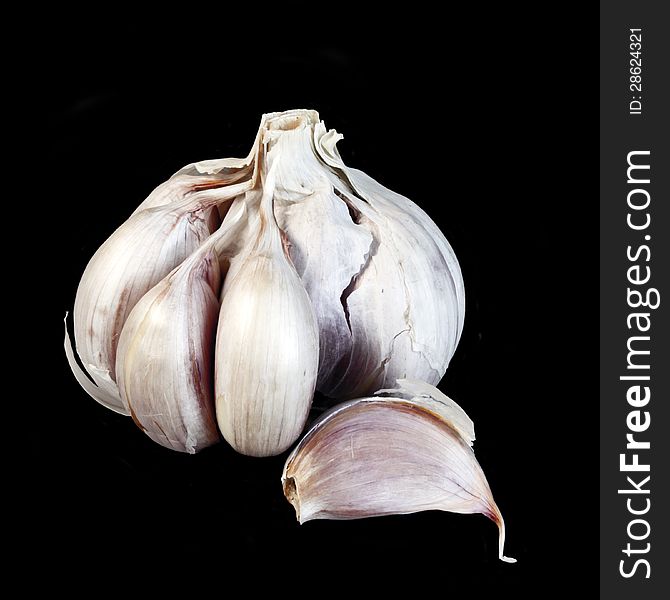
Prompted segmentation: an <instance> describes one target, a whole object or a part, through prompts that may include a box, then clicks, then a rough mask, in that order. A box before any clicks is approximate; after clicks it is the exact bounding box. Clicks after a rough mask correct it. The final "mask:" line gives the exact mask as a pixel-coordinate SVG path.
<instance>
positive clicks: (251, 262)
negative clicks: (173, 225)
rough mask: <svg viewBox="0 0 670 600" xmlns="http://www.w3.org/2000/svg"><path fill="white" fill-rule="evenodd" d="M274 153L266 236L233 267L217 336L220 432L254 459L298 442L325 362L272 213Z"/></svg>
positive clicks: (263, 222) (263, 225) (263, 210)
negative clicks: (320, 359) (322, 360)
mask: <svg viewBox="0 0 670 600" xmlns="http://www.w3.org/2000/svg"><path fill="white" fill-rule="evenodd" d="M270 145H271V144H270V142H266V152H267V148H268V147H269V146H270ZM275 156H276V155H274V154H273V153H272V152H270V153H269V155H268V156H267V157H266V159H265V160H267V161H268V163H270V164H269V165H268V166H269V169H268V168H267V167H266V168H265V169H264V172H263V174H264V177H265V181H264V182H263V191H262V197H261V200H260V207H259V210H260V213H259V214H260V231H259V233H258V235H257V237H256V239H255V240H254V242H253V244H252V245H251V248H250V250H248V251H247V252H245V253H243V255H242V256H243V258H242V264H238V265H237V266H234V265H231V271H229V273H228V276H227V281H226V286H225V287H224V294H223V300H222V303H221V313H220V317H219V323H218V329H217V336H216V359H215V393H216V414H217V421H218V424H219V428H220V430H221V433H222V434H223V437H224V438H225V439H226V441H228V443H230V444H231V446H233V448H235V450H237V451H238V452H241V453H243V454H247V455H251V456H270V455H275V454H279V453H281V452H283V451H284V450H286V449H287V448H288V447H289V446H290V445H291V444H292V443H293V442H294V441H295V440H296V439H297V438H298V436H299V435H300V433H301V431H302V429H303V427H304V425H305V422H306V420H307V415H308V412H309V408H310V405H311V401H312V396H313V394H314V387H315V384H316V374H317V369H318V359H319V345H318V331H317V326H316V320H315V316H314V311H313V308H312V305H311V304H310V301H309V297H308V296H307V293H306V291H305V288H304V287H303V285H302V283H301V281H300V278H299V277H298V275H297V273H296V272H295V269H294V267H293V265H292V264H291V263H290V261H289V259H288V257H287V256H286V254H285V250H284V247H283V245H282V237H281V233H280V230H279V228H278V227H277V224H276V222H275V219H274V216H273V213H272V204H273V195H274V190H275V182H276V172H277V171H276V164H277V163H276V162H275V161H274V160H273V159H274V157H275ZM271 165H275V166H271ZM238 262H239V259H238Z"/></svg>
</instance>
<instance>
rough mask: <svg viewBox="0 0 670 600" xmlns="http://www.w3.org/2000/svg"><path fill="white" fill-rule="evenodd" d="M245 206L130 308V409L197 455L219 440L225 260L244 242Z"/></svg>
mask: <svg viewBox="0 0 670 600" xmlns="http://www.w3.org/2000/svg"><path fill="white" fill-rule="evenodd" d="M245 217H246V215H245V205H244V202H243V201H242V200H241V199H238V200H236V201H235V202H234V203H233V205H232V206H231V208H230V211H229V213H228V215H227V217H226V220H225V221H224V223H223V224H222V226H221V228H220V229H219V230H218V231H216V232H215V233H214V234H212V236H211V237H210V238H209V239H208V240H207V241H206V242H205V243H204V244H203V245H202V246H201V247H200V248H198V249H197V250H196V251H195V252H194V253H193V254H192V255H191V256H189V257H188V258H187V259H186V260H185V261H184V262H183V263H182V264H181V265H180V266H179V267H177V268H176V269H175V270H174V271H172V273H170V274H169V275H168V276H167V277H165V278H164V279H163V280H161V281H160V282H159V283H158V284H157V285H156V286H154V287H153V288H152V289H151V290H150V291H149V292H147V293H146V294H145V295H144V296H143V297H142V299H141V300H140V301H139V302H138V303H137V304H136V306H135V307H134V308H133V310H132V311H131V313H130V315H129V317H128V319H127V321H126V323H125V325H124V326H123V330H122V332H121V337H120V339H119V345H118V350H117V357H116V375H117V380H118V383H119V390H120V393H121V398H122V400H123V403H124V406H125V407H126V409H127V410H128V412H129V413H130V414H131V415H132V417H133V420H134V421H135V422H136V423H137V425H138V426H139V427H140V428H141V429H142V430H143V431H144V432H145V433H146V434H147V435H148V436H149V437H150V438H151V439H153V440H154V441H156V442H158V443H159V444H161V445H163V446H165V447H168V448H172V449H174V450H178V451H180V452H188V453H191V454H193V453H195V452H198V451H199V450H201V449H203V448H205V447H207V446H210V445H212V444H214V443H216V442H218V441H219V439H220V438H219V432H218V430H217V426H216V415H215V411H214V395H213V382H214V379H213V363H214V335H215V332H216V322H217V319H218V316H219V300H218V294H219V290H220V287H221V265H220V263H219V258H220V257H223V256H224V255H225V254H226V253H227V252H231V251H232V249H233V248H234V247H235V244H236V243H238V242H239V240H238V236H239V234H240V231H241V230H242V228H243V224H244V219H245Z"/></svg>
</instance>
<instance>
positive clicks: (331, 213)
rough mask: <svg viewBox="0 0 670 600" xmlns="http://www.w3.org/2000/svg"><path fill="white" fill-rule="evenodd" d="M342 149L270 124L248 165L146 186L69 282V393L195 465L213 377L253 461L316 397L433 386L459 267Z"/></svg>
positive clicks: (285, 436) (207, 169)
mask: <svg viewBox="0 0 670 600" xmlns="http://www.w3.org/2000/svg"><path fill="white" fill-rule="evenodd" d="M340 137H341V136H339V135H338V134H337V133H336V132H335V131H332V130H331V131H327V130H326V128H325V125H324V124H323V123H322V122H321V121H320V120H319V116H318V114H317V113H316V112H315V111H310V110H291V111H286V112H283V113H270V114H267V115H264V116H263V118H262V120H261V125H260V127H259V130H258V134H257V135H256V139H255V141H254V143H253V145H252V147H251V151H250V153H249V155H248V156H247V157H246V158H244V159H234V158H228V159H218V160H210V161H201V162H199V163H193V164H190V165H187V166H186V167H184V168H183V169H181V170H180V171H178V172H177V173H175V174H174V175H173V176H172V177H171V178H170V179H169V180H168V181H167V182H165V183H164V184H162V185H160V186H158V187H157V188H156V189H155V190H154V191H153V192H152V193H151V194H150V195H149V197H148V198H147V199H146V200H145V201H144V202H143V203H142V204H141V205H140V206H139V207H138V208H137V210H136V211H135V212H134V213H133V214H132V215H131V217H130V218H129V219H128V220H127V221H126V222H125V223H124V224H123V225H122V226H121V227H119V229H117V230H116V232H114V234H112V236H111V237H110V238H109V239H108V240H107V241H106V242H105V243H104V244H103V245H102V246H101V247H100V249H99V250H98V251H97V252H96V253H95V255H94V256H93V258H92V259H91V261H90V262H89V264H88V266H87V267H86V270H85V272H84V274H83V276H82V279H81V282H80V284H79V288H78V290H77V297H76V300H75V308H74V332H75V341H76V345H77V351H78V353H79V356H80V358H81V361H82V363H83V365H84V369H85V370H82V369H81V368H80V366H79V365H78V364H77V362H76V359H75V353H74V351H73V349H72V346H71V343H70V339H69V337H68V335H67V331H66V340H65V346H66V355H67V358H68V361H69V363H70V366H71V368H72V370H73V372H74V373H75V377H76V378H77V380H78V381H79V383H80V384H81V385H82V387H84V389H85V390H86V391H87V392H88V393H89V394H90V395H92V396H93V397H94V398H95V399H96V400H98V401H99V402H101V403H102V404H104V405H105V406H108V407H109V408H111V409H112V410H115V411H117V412H120V413H123V414H128V413H132V414H133V416H134V418H135V420H136V422H137V423H138V424H139V425H140V426H141V427H142V428H143V429H144V430H145V431H146V433H147V434H149V435H150V436H151V437H152V438H153V439H155V440H156V441H158V442H159V443H161V444H164V445H166V446H168V447H172V448H175V449H177V450H181V451H187V452H195V451H197V450H198V449H200V448H202V447H204V446H206V445H208V444H210V443H212V442H214V441H215V440H216V439H217V437H218V434H217V433H216V431H215V429H214V424H213V419H212V415H213V414H214V408H213V406H212V399H211V389H210V388H211V381H210V377H209V374H210V373H211V372H212V370H213V372H214V404H215V414H216V421H217V423H218V426H219V428H220V430H221V432H222V434H223V436H224V438H225V439H226V440H227V441H228V442H229V443H231V444H232V445H233V447H235V448H236V449H237V450H239V451H240V452H243V453H246V454H251V455H256V456H261V455H268V454H277V453H279V452H282V451H284V450H285V449H287V448H288V447H289V446H290V445H291V444H292V443H293V442H294V441H295V440H296V439H297V437H298V436H299V434H300V432H301V430H302V428H303V427H304V424H305V419H306V417H307V413H308V410H309V406H310V403H311V398H312V395H313V392H314V389H315V387H316V389H318V390H320V391H321V392H323V393H324V394H326V395H328V396H330V397H333V398H348V397H355V396H362V395H365V394H369V393H372V392H373V391H374V390H376V389H379V388H380V387H388V386H389V385H392V384H393V382H395V380H396V379H397V378H402V377H412V378H418V379H421V380H424V381H427V382H428V383H437V382H438V381H439V379H440V378H441V377H442V375H443V374H444V372H445V370H446V368H447V366H448V364H449V361H450V359H451V357H452V355H453V353H454V351H455V349H456V345H457V343H458V340H459V337H460V334H461V330H462V327H463V316H464V294H463V281H462V278H461V272H460V268H459V266H458V262H457V261H456V258H455V256H454V254H453V251H452V249H451V247H450V246H449V244H448V242H447V241H446V239H444V236H443V235H442V234H441V232H440V231H439V229H438V228H437V227H436V226H435V224H434V223H433V222H432V221H431V220H430V218H429V217H428V216H427V215H426V214H425V213H424V212H423V211H422V210H421V209H419V208H418V207H417V206H416V205H414V204H413V203H412V202H410V201H409V200H408V199H407V198H404V197H403V196H400V195H398V194H395V193H393V192H391V191H390V190H387V189H386V188H384V187H383V186H381V185H379V184H378V183H376V182H375V181H374V180H372V179H370V178H369V177H367V176H366V175H365V174H363V173H361V172H360V171H356V170H355V169H350V168H349V167H347V166H345V165H344V163H343V162H342V159H341V157H340V156H339V154H338V152H337V149H336V147H335V145H336V143H337V141H338V140H339V139H340ZM231 203H232V204H233V205H234V206H235V210H234V211H233V213H226V211H227V210H228V207H229V206H230V204H231ZM230 210H232V209H230ZM221 219H223V226H222V228H221V229H219V230H218V231H217V230H216V228H217V226H218V224H219V223H220V221H221ZM210 236H211V237H210ZM222 240H225V243H224V242H223V241H222ZM222 259H223V260H222ZM221 284H222V285H221ZM219 295H220V298H221V300H220V307H219V298H218V297H219ZM217 308H219V311H218V312H219V315H218V317H217V315H216V313H217ZM134 309H137V310H134ZM131 315H132V318H130V316H131ZM217 319H218V320H217ZM215 328H216V334H214V330H215ZM177 338H179V339H177ZM120 340H122V341H123V343H122V345H120ZM89 376H90V377H91V378H92V379H93V381H91V380H90V379H89ZM119 385H120V386H121V388H122V389H121V390H120V389H119Z"/></svg>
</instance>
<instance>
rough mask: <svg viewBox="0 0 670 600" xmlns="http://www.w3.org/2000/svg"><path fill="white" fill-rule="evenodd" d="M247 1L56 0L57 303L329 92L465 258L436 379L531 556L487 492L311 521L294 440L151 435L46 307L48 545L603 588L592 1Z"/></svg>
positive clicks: (292, 578)
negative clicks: (127, 223) (460, 415)
mask: <svg viewBox="0 0 670 600" xmlns="http://www.w3.org/2000/svg"><path fill="white" fill-rule="evenodd" d="M561 6H565V5H561ZM251 8H252V10H250V11H248V12H245V14H244V15H242V14H241V12H240V13H238V12H236V11H232V10H231V9H230V8H229V7H223V8H221V10H219V11H214V12H210V11H208V10H204V9H201V8H199V7H198V6H195V5H194V6H193V8H192V10H186V9H183V12H182V14H175V15H174V16H172V17H170V18H165V17H164V16H163V17H162V18H161V19H157V18H156V17H155V16H154V17H151V18H149V17H140V16H137V15H134V14H126V15H109V14H106V15H102V14H100V15H93V14H88V15H81V14H79V15H72V16H63V15H61V18H60V19H59V20H58V24H57V26H54V28H53V31H52V36H53V42H52V44H51V45H49V51H48V52H46V53H45V54H44V55H43V57H42V59H41V60H44V61H46V63H45V64H46V68H44V64H41V65H40V70H41V73H43V79H42V81H43V82H44V94H43V96H44V99H45V100H46V104H47V108H46V112H45V114H46V116H47V118H48V121H49V123H48V128H47V132H48V140H47V147H48V157H49V160H48V167H49V170H52V171H53V172H52V177H54V181H55V182H56V186H55V188H56V192H55V193H56V196H57V197H58V198H61V199H63V201H64V202H65V203H66V205H67V210H65V211H55V212H54V213H53V214H50V215H49V216H48V218H49V221H50V222H51V223H53V225H54V227H55V231H58V235H57V251H58V253H59V256H57V257H55V258H54V259H53V261H54V265H53V266H54V268H57V269H58V273H59V276H58V278H57V281H58V284H59V287H60V289H58V290H57V293H58V301H57V302H54V303H53V304H54V309H53V314H52V315H50V316H52V317H53V322H54V323H59V322H60V321H59V320H60V319H62V315H63V313H64V312H65V310H68V309H71V307H72V305H73V303H74V296H75V291H76V285H77V283H78V280H79V277H80V276H81V273H82V271H83V269H84V267H85V265H86V263H87V261H88V259H89V258H90V257H91V255H92V254H93V253H94V251H95V250H96V248H97V247H98V246H99V245H100V244H101V243H102V242H103V241H104V240H105V239H106V237H107V236H108V235H109V234H111V233H112V231H113V230H114V229H115V228H116V227H117V226H118V225H119V224H120V223H121V222H122V221H123V220H124V219H125V218H126V217H127V216H128V215H129V214H130V212H131V211H132V210H133V209H134V207H135V206H136V205H137V204H139V202H141V200H142V199H143V198H144V197H145V196H146V195H147V194H148V193H149V192H150V191H151V190H152V189H153V188H154V187H155V186H156V185H157V184H159V183H160V182H162V181H164V180H165V179H167V178H168V177H169V176H170V175H171V174H172V173H173V172H174V171H176V170H177V169H179V168H180V167H181V166H183V165H184V164H186V163H189V162H193V161H195V160H200V159H204V158H215V157H223V156H244V155H246V153H247V151H248V149H249V146H250V144H251V143H252V141H253V138H254V135H255V132H256V128H257V125H258V122H259V119H260V115H261V114H262V113H263V112H271V111H279V110H285V109H290V108H314V109H317V110H318V111H319V112H320V114H321V118H322V119H324V120H325V122H326V125H327V126H328V127H329V128H336V129H337V130H338V131H339V132H341V133H343V134H344V136H345V137H344V140H343V141H342V142H340V144H339V149H340V152H341V154H342V156H343V158H344V160H345V162H347V163H348V164H350V165H351V166H355V167H357V168H360V169H362V170H364V171H366V172H367V173H368V174H370V175H371V176H373V177H374V178H376V179H378V180H379V181H380V182H382V183H383V184H384V185H386V186H387V187H389V188H391V189H393V190H395V191H397V192H400V193H402V194H404V195H406V196H408V197H410V198H411V199H412V200H414V201H415V202H416V203H417V204H419V205H420V206H421V207H422V208H424V209H425V210H426V211H427V212H428V214H429V215H430V216H431V217H432V218H433V219H434V220H435V221H436V223H437V224H438V225H439V226H440V228H441V229H442V231H444V233H445V235H446V237H447V238H448V240H449V241H450V243H451V244H452V246H453V248H454V250H455V252H456V254H457V256H458V258H459V261H460V263H461V267H462V270H463V275H464V279H465V286H466V296H467V311H466V321H465V329H464V332H463V337H462V339H461V342H460V346H459V348H458V351H457V353H456V355H455V357H454V359H453V361H452V363H451V366H450V368H449V370H448V372H447V374H446V376H445V378H444V379H443V381H442V383H441V384H440V387H441V389H443V390H444V391H446V392H447V393H448V394H449V395H450V396H451V397H452V398H454V399H455V400H456V401H457V402H459V403H460V404H461V406H463V407H464V408H465V409H466V410H467V412H468V413H469V414H470V416H471V417H472V418H473V420H474V421H475V424H476V432H477V441H476V443H475V450H476V453H477V457H478V459H479V461H480V463H481V465H482V467H483V469H484V471H485V473H486V475H487V478H488V480H489V482H490V484H491V488H492V490H493V493H494V496H495V498H496V501H497V503H498V505H499V506H500V509H501V511H502V513H503V515H504V517H505V520H506V523H507V529H508V542H507V545H506V554H507V555H508V556H513V557H515V558H517V559H518V563H517V564H515V565H508V564H503V563H501V562H500V561H498V560H497V530H496V528H495V526H494V525H493V523H491V522H490V521H488V520H487V519H486V518H484V517H483V516H479V515H454V514H449V513H423V514H416V515H409V516H398V517H390V518H380V519H368V520H361V521H350V522H329V521H316V522H309V523H307V524H305V525H302V526H299V525H298V524H297V522H296V521H295V516H294V512H293V508H292V507H291V506H290V505H289V504H288V502H286V501H285V499H284V498H283V494H282V490H281V485H280V475H281V469H282V466H283V462H284V460H285V456H280V457H276V458H272V459H264V460H259V459H252V458H247V457H243V456H240V455H236V454H235V453H234V452H233V451H232V450H231V449H230V448H228V447H227V446H226V445H225V444H221V445H219V446H218V447H215V448H212V449H209V450H206V451H204V452H202V453H201V454H199V455H197V456H185V455H179V454H177V453H171V452H170V451H168V450H166V449H164V448H162V447H159V446H156V445H154V444H153V443H152V442H151V441H150V440H149V439H148V438H146V437H145V436H143V435H142V433H141V432H140V431H139V430H137V429H136V428H135V426H134V425H133V423H132V421H130V419H127V418H124V417H121V416H117V415H115V414H113V413H111V412H109V411H107V410H105V409H104V408H102V407H100V406H98V405H97V404H96V403H95V402H94V401H93V400H91V399H90V398H89V397H88V396H87V395H86V394H85V393H84V392H83V391H82V390H81V389H80V388H79V386H78V385H77V383H76V382H75V381H74V378H73V377H72V375H71V373H70V371H69V368H68V366H67V363H66V361H65V358H64V356H62V351H61V350H59V345H60V343H61V342H60V339H61V338H60V336H61V334H60V333H59V332H58V328H57V327H56V328H55V331H56V333H55V337H54V339H55V340H56V341H55V343H54V353H56V354H57V356H56V358H55V359H54V362H55V363H56V364H57V365H58V366H59V367H60V371H59V373H58V377H59V381H60V383H61V390H62V392H61V396H60V399H59V401H57V402H44V409H43V411H42V413H41V415H40V421H39V422H40V426H39V430H38V437H37V439H36V441H35V444H34V446H33V447H34V450H35V452H34V456H35V457H36V458H37V463H38V466H39V469H40V471H39V473H40V476H39V478H37V477H36V478H37V479H39V482H40V488H41V489H42V490H43V492H42V494H43V495H42V496H41V497H40V498H39V504H40V506H41V509H40V510H41V512H43V513H45V514H46V517H47V518H46V521H45V522H46V525H47V527H46V528H45V529H41V530H40V531H38V532H36V536H37V538H36V542H35V545H36V547H39V548H41V549H42V551H43V553H44V555H45V556H46V557H48V561H49V562H50V563H52V564H58V565H60V564H62V565H64V566H65V569H61V570H60V576H61V577H64V578H65V580H66V581H67V580H68V578H70V577H71V578H72V579H71V581H74V580H76V579H77V573H80V574H81V573H87V574H91V573H93V574H98V573H99V574H100V576H101V577H102V578H103V579H101V581H108V580H109V579H110V577H109V573H114V575H113V577H111V579H119V578H121V579H123V578H124V577H126V576H130V575H137V574H139V575H140V577H141V578H146V579H148V580H149V581H150V582H151V581H154V579H153V578H155V580H156V581H164V582H168V583H169V582H170V581H173V580H174V581H175V582H176V581H178V580H186V581H188V580H190V579H191V578H193V579H197V580H198V581H200V582H206V581H207V580H208V579H212V580H213V581H215V582H216V581H221V578H222V577H223V578H230V579H235V575H236V574H239V573H241V571H239V570H238V569H239V567H238V563H239V564H240V565H250V566H252V568H253V569H255V572H256V573H257V576H254V578H253V583H254V585H256V584H260V583H261V582H263V581H267V582H269V583H270V584H271V585H273V584H274V583H275V582H276V584H277V585H278V586H279V585H282V583H281V582H282V581H283V582H284V583H287V582H288V583H289V585H290V587H291V588H292V591H293V592H294V593H300V590H301V589H304V590H311V591H309V592H307V591H306V592H305V593H313V592H314V591H318V588H314V587H311V585H312V581H314V582H316V581H321V582H327V584H328V587H329V589H330V586H331V585H334V584H336V583H343V584H344V585H345V586H346V585H347V582H348V581H349V580H350V578H353V575H354V574H355V575H356V576H360V575H363V576H364V577H365V578H366V579H368V580H370V581H373V580H375V581H377V580H379V581H385V582H391V583H392V584H395V583H406V584H409V585H413V586H419V585H423V584H425V583H426V582H428V583H433V582H434V583H437V584H438V586H443V589H444V590H445V591H446V590H448V589H449V586H451V585H454V584H456V583H462V584H465V585H467V586H469V587H470V589H471V591H472V597H478V593H477V591H478V589H479V586H480V585H482V584H483V583H484V582H496V583H497V584H498V585H500V586H502V587H501V588H500V589H501V590H514V591H515V592H516V593H521V592H527V593H529V594H530V595H535V594H542V593H543V590H544V589H546V588H547V587H550V588H551V589H552V590H563V589H565V590H570V589H573V587H574V586H575V585H577V584H576V582H577V581H579V582H581V583H580V584H579V585H580V586H581V585H584V584H586V585H590V584H589V582H595V581H596V578H597V567H596V559H595V553H596V547H597V546H596V545H597V538H596V536H597V533H596V527H597V525H596V523H597V492H596V485H597V467H596V439H597V433H596V431H597V430H596V427H597V421H596V406H597V404H596V394H595V392H596V390H595V385H596V376H597V358H596V327H597V325H596V323H597V318H596V310H597V308H596V299H597V292H596V285H597V277H596V242H597V216H596V210H597V208H596V207H597V203H596V200H595V198H596V196H595V176H596V175H595V174H596V171H595V165H596V164H597V163H596V158H595V147H596V122H597V120H596V110H597V109H596V87H595V86H596V81H597V79H596V75H595V73H596V71H595V68H596V67H595V57H596V54H595V43H596V39H597V38H596V36H597V28H596V17H595V10H592V12H591V13H585V12H584V9H583V8H580V9H579V18H578V19H577V20H578V21H579V24H578V26H575V23H574V17H575V14H576V10H568V9H567V8H564V9H563V12H560V11H558V10H554V9H552V8H551V6H549V7H548V8H547V9H544V10H543V11H542V12H541V13H539V12H537V11H536V9H533V10H534V11H535V12H533V10H530V9H528V8H522V7H521V6H516V7H510V6H507V5H505V6H504V8H503V7H500V6H498V7H497V8H496V7H491V6H488V7H486V9H484V8H483V7H477V6H473V7H472V8H471V9H470V10H469V11H468V12H465V11H464V10H463V9H458V10H456V9H451V8H449V9H447V11H448V13H449V14H447V15H445V16H444V17H440V16H438V15H436V14H427V13H426V14H424V13H421V12H420V11H419V10H418V9H417V10H414V11H411V10H410V9H408V8H405V9H403V10H397V11H395V10H393V9H390V8H387V9H385V10H384V13H383V14H381V15H379V16H378V17H377V18H375V19H361V16H360V15H359V14H358V13H357V12H352V11H350V9H344V8H342V6H341V5H340V6H339V7H336V6H335V5H333V6H332V7H331V9H323V10H322V11H318V12H319V14H317V12H316V11H315V8H314V7H305V6H302V5H298V4H293V3H286V4H284V5H282V6H281V7H279V6H277V7H275V8H274V9H273V10H271V11H269V12H268V11H267V10H266V9H264V8H263V7H261V6H260V5H259V6H258V7H251ZM594 9H595V7H594ZM571 20H572V21H573V23H570V21H571ZM577 30H579V31H581V32H582V33H581V37H580V36H577V37H578V38H579V40H580V41H579V46H580V50H579V52H578V59H577V58H576V51H575V43H574V41H575V36H576V35H577V33H576V31H577ZM588 38H593V41H592V42H588V41H586V40H587V39H588ZM56 261H57V263H56ZM49 264H52V263H51V261H49ZM54 293H56V290H54ZM58 353H60V356H61V358H60V360H59V357H58ZM46 507H48V510H47V511H44V508H46ZM289 563H290V566H289ZM312 577H313V578H314V579H313V580H312ZM438 589H439V588H438ZM221 591H224V590H223V589H222V590H221Z"/></svg>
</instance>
